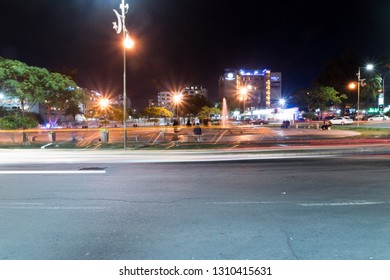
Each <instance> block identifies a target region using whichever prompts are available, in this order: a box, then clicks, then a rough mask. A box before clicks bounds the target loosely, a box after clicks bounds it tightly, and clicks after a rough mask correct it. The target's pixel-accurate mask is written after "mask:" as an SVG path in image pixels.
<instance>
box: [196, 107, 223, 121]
mask: <svg viewBox="0 0 390 280" xmlns="http://www.w3.org/2000/svg"><path fill="white" fill-rule="evenodd" d="M220 114H221V109H220V108H217V107H208V106H203V107H202V108H201V109H200V111H199V112H198V117H199V118H200V119H202V120H208V119H210V116H211V115H220Z"/></svg>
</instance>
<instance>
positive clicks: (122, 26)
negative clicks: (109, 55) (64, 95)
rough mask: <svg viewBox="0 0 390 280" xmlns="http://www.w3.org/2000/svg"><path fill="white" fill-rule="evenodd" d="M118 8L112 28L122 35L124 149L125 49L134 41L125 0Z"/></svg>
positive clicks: (124, 137) (124, 134)
mask: <svg viewBox="0 0 390 280" xmlns="http://www.w3.org/2000/svg"><path fill="white" fill-rule="evenodd" d="M119 8H120V9H121V12H122V13H121V14H119V13H118V12H117V11H116V10H114V13H115V15H116V17H117V20H118V21H117V22H113V28H114V29H115V31H116V33H117V34H120V33H122V36H123V148H124V149H125V150H126V140H127V137H126V115H127V114H126V100H127V97H126V49H127V48H132V47H133V45H134V42H133V40H131V38H130V36H129V33H128V32H127V29H126V14H127V12H128V10H129V4H125V0H122V4H120V5H119Z"/></svg>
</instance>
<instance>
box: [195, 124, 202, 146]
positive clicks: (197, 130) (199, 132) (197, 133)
mask: <svg viewBox="0 0 390 280" xmlns="http://www.w3.org/2000/svg"><path fill="white" fill-rule="evenodd" d="M201 136H202V128H201V127H200V125H199V123H197V124H196V125H195V127H194V138H195V141H197V142H200V139H201Z"/></svg>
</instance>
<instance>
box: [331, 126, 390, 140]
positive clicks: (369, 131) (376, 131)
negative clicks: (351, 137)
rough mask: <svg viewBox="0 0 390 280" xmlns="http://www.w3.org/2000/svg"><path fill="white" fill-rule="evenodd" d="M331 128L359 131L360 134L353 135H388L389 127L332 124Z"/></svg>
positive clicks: (389, 132)
mask: <svg viewBox="0 0 390 280" xmlns="http://www.w3.org/2000/svg"><path fill="white" fill-rule="evenodd" d="M332 129H333V130H349V131H356V132H359V133H360V135H358V136H355V137H360V138H362V137H363V138H364V137H376V138H377V137H383V138H387V137H390V128H376V127H365V126H335V125H333V126H332Z"/></svg>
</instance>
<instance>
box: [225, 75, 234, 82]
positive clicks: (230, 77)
mask: <svg viewBox="0 0 390 280" xmlns="http://www.w3.org/2000/svg"><path fill="white" fill-rule="evenodd" d="M226 80H229V81H233V80H234V74H233V73H227V75H226Z"/></svg>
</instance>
